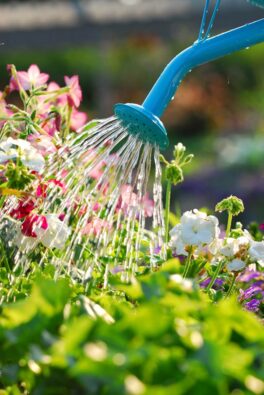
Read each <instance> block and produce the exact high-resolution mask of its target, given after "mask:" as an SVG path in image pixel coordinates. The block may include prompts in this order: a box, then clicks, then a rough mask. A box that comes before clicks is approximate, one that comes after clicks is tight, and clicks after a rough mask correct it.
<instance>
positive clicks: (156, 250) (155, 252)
mask: <svg viewBox="0 0 264 395" xmlns="http://www.w3.org/2000/svg"><path fill="white" fill-rule="evenodd" d="M160 251H161V247H160V246H157V247H155V248H154V254H155V255H158V254H159V253H160Z"/></svg>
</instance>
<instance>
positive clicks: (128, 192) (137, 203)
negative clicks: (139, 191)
mask: <svg viewBox="0 0 264 395" xmlns="http://www.w3.org/2000/svg"><path fill="white" fill-rule="evenodd" d="M131 207H135V208H136V209H137V211H138V212H137V216H138V215H139V209H140V207H141V208H142V209H143V213H144V216H145V217H152V215H153V210H154V202H153V200H152V199H150V198H149V195H148V194H146V195H144V196H143V198H142V199H141V200H139V198H138V196H137V195H136V193H135V192H133V188H132V186H131V185H123V186H122V187H121V195H120V199H119V202H118V204H117V207H116V210H117V211H118V210H122V211H123V212H124V214H127V213H128V211H129V208H131Z"/></svg>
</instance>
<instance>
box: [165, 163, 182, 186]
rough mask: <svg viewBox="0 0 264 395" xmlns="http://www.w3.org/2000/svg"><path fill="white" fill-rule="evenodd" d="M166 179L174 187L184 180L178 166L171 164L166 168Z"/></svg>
mask: <svg viewBox="0 0 264 395" xmlns="http://www.w3.org/2000/svg"><path fill="white" fill-rule="evenodd" d="M166 179H167V180H168V181H170V182H171V183H172V184H173V185H177V184H179V183H181V182H182V181H183V180H184V177H183V171H182V169H181V168H180V167H179V166H178V165H176V164H169V165H168V166H167V167H166Z"/></svg>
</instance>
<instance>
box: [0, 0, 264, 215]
mask: <svg viewBox="0 0 264 395" xmlns="http://www.w3.org/2000/svg"><path fill="white" fill-rule="evenodd" d="M213 3H214V2H213ZM203 5H204V1H203V0H162V1H161V0H79V1H78V0H68V1H67V0H65V1H56V0H53V1H51V0H49V1H45V0H42V1H37V0H31V1H29V0H21V1H7V0H0V15H1V19H0V44H1V46H0V55H1V56H0V73H1V74H0V75H1V82H0V85H1V86H0V89H3V88H4V86H5V84H6V83H7V82H8V76H7V73H6V65H7V64H9V63H14V64H15V65H16V66H17V69H18V70H21V69H27V68H28V66H29V65H30V64H32V63H36V64H38V65H39V67H40V69H41V70H42V71H43V72H48V73H49V74H50V76H51V78H52V79H54V80H56V81H57V82H58V83H63V76H64V75H73V74H78V75H79V76H80V81H81V86H82V88H83V92H84V101H83V108H82V109H83V110H84V111H87V112H88V114H89V118H90V119H92V118H105V117H107V116H109V115H111V114H112V107H113V105H114V104H115V103H117V102H127V101H129V102H135V103H141V102H142V101H143V100H144V98H145V96H146V94H147V93H148V91H149V89H150V88H151V86H152V84H153V83H154V82H155V80H156V78H157V77H158V75H159V73H160V72H161V71H162V69H163V68H164V66H165V65H166V64H167V62H168V61H169V60H170V59H171V58H172V57H174V56H175V55H176V54H177V53H178V52H179V51H180V50H182V49H183V48H185V47H186V46H189V45H190V44H191V43H192V42H193V41H195V40H196V38H197V34H198V30H199V26H200V21H201V15H202V10H203ZM263 17H264V11H263V10H261V9H260V8H257V7H254V6H252V5H249V4H248V3H247V1H246V0H232V1H230V0H223V1H222V6H221V9H220V12H219V15H218V17H217V20H216V23H215V27H214V33H219V32H221V31H224V30H227V29H230V28H233V27H236V26H239V25H241V24H243V23H246V22H250V21H253V20H256V19H259V18H263ZM263 71H264V44H261V45H258V46H256V47H254V48H250V49H248V50H244V51H241V52H239V53H236V54H234V55H231V56H228V57H226V58H224V59H220V60H218V61H215V62H213V63H211V64H208V65H205V66H203V67H200V68H199V69H197V70H194V71H193V72H192V73H191V74H189V75H188V77H187V78H186V79H185V80H184V82H183V83H182V85H181V87H180V88H179V90H178V92H177V94H176V96H175V99H174V101H173V102H172V103H171V105H170V106H169V108H168V110H167V112H166V114H165V116H164V118H163V121H164V123H165V125H166V127H167V129H168V133H169V138H170V141H171V146H170V149H168V151H167V152H166V153H165V155H166V157H167V158H171V156H172V149H173V145H174V144H176V143H177V142H179V141H181V142H182V143H184V144H185V145H186V147H187V149H188V151H189V152H192V153H194V154H195V160H194V161H193V163H192V165H191V166H189V168H188V169H186V170H187V171H186V177H185V182H184V183H183V184H182V185H181V186H178V187H176V188H174V190H173V202H172V209H173V211H177V212H178V211H180V210H186V209H191V208H195V207H196V208H201V207H204V206H207V207H209V208H210V209H213V208H214V205H215V203H217V202H218V201H219V200H220V199H221V198H223V197H226V196H228V195H230V194H235V195H237V196H239V197H241V198H242V199H243V200H244V202H245V205H246V212H245V214H244V218H242V219H243V220H246V221H247V222H250V221H252V220H254V219H255V220H257V221H259V222H264V115H263V113H264V72H263Z"/></svg>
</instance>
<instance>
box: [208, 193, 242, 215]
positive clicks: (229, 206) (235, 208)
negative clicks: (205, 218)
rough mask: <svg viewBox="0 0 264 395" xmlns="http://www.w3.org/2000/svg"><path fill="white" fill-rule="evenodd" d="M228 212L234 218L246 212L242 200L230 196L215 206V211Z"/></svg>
mask: <svg viewBox="0 0 264 395" xmlns="http://www.w3.org/2000/svg"><path fill="white" fill-rule="evenodd" d="M225 210H226V211H228V212H230V213H231V214H232V215H233V216H236V215H238V214H240V213H242V212H243V211H244V204H243V202H242V200H241V199H239V198H238V197H236V196H232V195H231V196H229V197H228V198H226V199H223V200H222V201H221V202H219V203H218V204H217V205H216V206H215V211H219V212H220V213H221V212H222V211H225Z"/></svg>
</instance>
